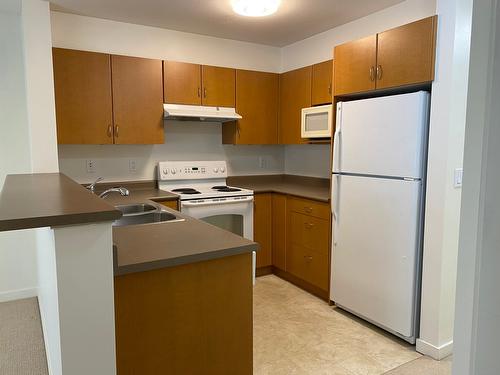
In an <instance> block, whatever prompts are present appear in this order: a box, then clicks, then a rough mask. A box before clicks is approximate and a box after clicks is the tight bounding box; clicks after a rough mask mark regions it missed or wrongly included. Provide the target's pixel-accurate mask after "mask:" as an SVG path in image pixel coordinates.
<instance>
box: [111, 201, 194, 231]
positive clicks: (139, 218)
mask: <svg viewBox="0 0 500 375" xmlns="http://www.w3.org/2000/svg"><path fill="white" fill-rule="evenodd" d="M116 208H117V209H118V210H120V211H121V212H122V214H123V216H122V217H121V218H120V219H118V220H115V221H114V222H113V226H115V227H122V226H125V225H138V224H154V223H163V222H174V221H184V219H183V218H179V217H177V216H176V215H174V214H172V213H170V212H168V211H166V210H165V209H163V208H162V207H161V206H159V205H155V204H150V203H140V204H124V205H118V206H116Z"/></svg>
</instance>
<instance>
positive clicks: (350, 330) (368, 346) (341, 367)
mask: <svg viewBox="0 0 500 375" xmlns="http://www.w3.org/2000/svg"><path fill="white" fill-rule="evenodd" d="M402 365H404V366H402ZM400 366H402V367H400ZM405 366H406V367H405ZM450 366H451V361H447V362H442V363H439V362H436V361H433V360H430V359H428V358H425V357H422V356H421V355H420V354H419V353H417V352H415V349H414V347H413V346H410V345H409V344H406V343H405V342H404V341H402V340H399V339H397V338H395V337H394V336H392V335H389V334H387V333H386V332H384V331H382V330H380V329H378V328H376V327H374V326H372V325H370V324H368V323H365V322H364V321H362V320H360V319H357V318H355V317H353V316H352V315H350V314H348V313H345V312H343V311H341V310H339V309H336V308H335V307H332V306H329V305H328V304H327V303H325V302H324V301H321V300H319V299H318V298H316V297H314V296H312V295H310V294H309V293H307V292H304V291H302V290H301V289H299V288H297V287H295V286H293V285H292V284H290V283H288V282H286V281H284V280H281V279H280V278H278V277H276V276H272V275H270V276H263V277H260V278H258V279H257V282H256V285H255V290H254V375H268V374H269V375H271V374H272V375H281V374H286V375H294V374H300V375H308V374H311V375H312V374H314V375H323V374H325V375H326V374H328V375H380V374H385V373H388V374H391V375H420V374H422V375H424V374H425V375H447V374H450V373H451V371H450V370H449V368H450ZM394 369H396V370H394ZM391 370H394V371H391ZM422 371H423V372H422ZM432 371H434V372H432ZM440 371H441V372H440Z"/></svg>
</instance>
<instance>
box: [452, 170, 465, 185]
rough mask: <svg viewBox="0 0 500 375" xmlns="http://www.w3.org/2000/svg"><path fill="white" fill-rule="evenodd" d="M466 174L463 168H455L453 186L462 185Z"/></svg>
mask: <svg viewBox="0 0 500 375" xmlns="http://www.w3.org/2000/svg"><path fill="white" fill-rule="evenodd" d="M463 176H464V170H463V168H455V174H454V176H453V186H454V187H456V188H461V187H462V179H463Z"/></svg>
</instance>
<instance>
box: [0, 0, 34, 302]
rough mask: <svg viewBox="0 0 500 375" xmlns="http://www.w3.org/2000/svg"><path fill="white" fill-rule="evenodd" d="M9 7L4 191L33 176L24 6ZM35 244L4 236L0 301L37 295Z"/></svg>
mask: <svg viewBox="0 0 500 375" xmlns="http://www.w3.org/2000/svg"><path fill="white" fill-rule="evenodd" d="M3 5H7V4H3ZM9 5H10V8H9V9H8V11H7V10H5V9H4V8H0V51H2V52H1V56H2V57H1V58H0V132H1V136H0V187H1V186H3V183H4V179H5V176H6V175H7V174H10V173H30V172H31V150H30V131H29V126H28V118H27V104H26V89H25V74H24V56H23V32H22V26H21V4H20V2H18V1H11V2H10V4H9ZM35 241H36V240H35V234H34V231H31V230H28V231H19V232H2V233H0V301H2V300H8V299H12V298H20V297H27V296H31V295H34V294H35V293H36V290H35V288H36V285H37V274H36V261H35V260H36V249H35Z"/></svg>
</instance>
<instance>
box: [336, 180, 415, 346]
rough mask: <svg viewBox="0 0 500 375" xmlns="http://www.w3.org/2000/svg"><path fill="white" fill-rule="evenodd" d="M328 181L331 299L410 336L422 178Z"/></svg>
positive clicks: (411, 331) (373, 320)
mask: <svg viewBox="0 0 500 375" xmlns="http://www.w3.org/2000/svg"><path fill="white" fill-rule="evenodd" d="M333 179H334V181H333V182H334V189H333V190H334V191H333V193H332V194H333V199H332V205H333V214H334V215H333V216H334V217H333V219H334V228H333V251H332V252H333V253H332V279H331V292H330V293H331V300H333V301H334V302H335V303H337V304H339V305H340V306H341V307H345V308H347V309H348V310H350V311H352V312H354V313H355V314H358V315H360V316H362V317H364V318H366V319H368V320H370V321H372V322H373V323H375V324H378V325H381V326H382V327H385V328H388V329H390V330H392V331H394V332H396V333H399V334H400V335H402V336H405V337H411V336H412V335H413V331H414V310H415V305H414V303H415V293H416V291H415V289H416V280H417V277H416V276H417V275H416V268H417V266H416V262H417V259H418V252H419V249H420V244H419V238H420V236H419V231H420V228H419V226H420V215H421V213H420V191H421V182H420V181H404V180H395V179H382V178H370V177H358V176H345V175H333Z"/></svg>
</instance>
